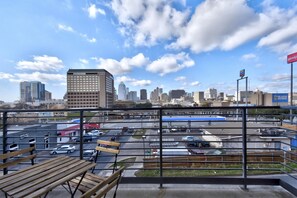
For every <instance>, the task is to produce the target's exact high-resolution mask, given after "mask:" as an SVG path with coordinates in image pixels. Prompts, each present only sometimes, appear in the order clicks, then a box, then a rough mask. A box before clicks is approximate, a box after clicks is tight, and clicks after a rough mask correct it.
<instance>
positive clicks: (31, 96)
mask: <svg viewBox="0 0 297 198" xmlns="http://www.w3.org/2000/svg"><path fill="white" fill-rule="evenodd" d="M45 91H46V90H45V85H44V84H43V83H41V82H39V81H24V82H21V83H20V95H21V98H20V99H21V101H22V102H34V101H43V100H45Z"/></svg>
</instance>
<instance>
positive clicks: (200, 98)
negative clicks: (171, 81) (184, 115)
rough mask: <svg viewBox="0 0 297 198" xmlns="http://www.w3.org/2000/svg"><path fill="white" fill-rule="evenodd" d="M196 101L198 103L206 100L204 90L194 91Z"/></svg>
mask: <svg viewBox="0 0 297 198" xmlns="http://www.w3.org/2000/svg"><path fill="white" fill-rule="evenodd" d="M194 101H195V102H196V103H200V102H202V101H204V92H203V91H199V92H194Z"/></svg>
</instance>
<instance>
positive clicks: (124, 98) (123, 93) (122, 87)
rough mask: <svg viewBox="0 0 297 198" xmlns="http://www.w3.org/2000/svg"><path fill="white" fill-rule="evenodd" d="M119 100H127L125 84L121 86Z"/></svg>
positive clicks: (122, 83)
mask: <svg viewBox="0 0 297 198" xmlns="http://www.w3.org/2000/svg"><path fill="white" fill-rule="evenodd" d="M118 100H127V88H126V85H125V84H124V82H121V83H120V84H119V89H118Z"/></svg>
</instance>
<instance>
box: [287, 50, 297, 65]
mask: <svg viewBox="0 0 297 198" xmlns="http://www.w3.org/2000/svg"><path fill="white" fill-rule="evenodd" d="M296 61H297V52H295V53H293V54H289V55H288V57H287V62H288V63H294V62H296Z"/></svg>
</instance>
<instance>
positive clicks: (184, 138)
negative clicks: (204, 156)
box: [182, 136, 195, 141]
mask: <svg viewBox="0 0 297 198" xmlns="http://www.w3.org/2000/svg"><path fill="white" fill-rule="evenodd" d="M194 139H195V137H194V136H185V137H182V141H193V140H194Z"/></svg>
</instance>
